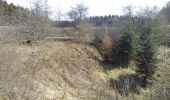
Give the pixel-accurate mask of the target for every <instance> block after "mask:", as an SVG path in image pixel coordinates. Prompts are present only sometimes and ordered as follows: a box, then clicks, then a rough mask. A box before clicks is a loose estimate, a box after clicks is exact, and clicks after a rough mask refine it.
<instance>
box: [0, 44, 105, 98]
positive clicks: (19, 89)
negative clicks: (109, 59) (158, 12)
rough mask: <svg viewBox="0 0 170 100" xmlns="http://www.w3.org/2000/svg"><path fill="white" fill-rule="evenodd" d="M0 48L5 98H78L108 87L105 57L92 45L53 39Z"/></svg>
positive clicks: (0, 89)
mask: <svg viewBox="0 0 170 100" xmlns="http://www.w3.org/2000/svg"><path fill="white" fill-rule="evenodd" d="M0 49H1V51H0V57H1V59H0V97H1V98H6V99H15V100H22V99H29V100H35V99H36V100H42V99H57V100H58V99H66V100H70V99H74V100H75V99H78V98H79V99H80V98H83V97H88V96H89V97H90V96H91V95H97V93H98V92H100V91H102V89H103V88H104V87H106V86H105V85H106V84H105V79H104V77H105V74H104V73H103V72H102V71H101V68H102V67H101V65H100V63H99V61H98V60H100V59H101V57H100V55H99V54H98V52H97V51H96V49H95V48H93V47H91V46H88V45H83V44H73V43H63V42H57V43H52V42H49V43H36V44H33V45H32V46H29V45H22V44H3V45H1V48H0Z"/></svg>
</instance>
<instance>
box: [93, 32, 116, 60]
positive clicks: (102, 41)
mask: <svg viewBox="0 0 170 100" xmlns="http://www.w3.org/2000/svg"><path fill="white" fill-rule="evenodd" d="M94 44H95V45H96V47H97V49H98V51H99V52H100V54H101V55H102V57H103V58H104V61H106V62H111V61H112V57H111V54H112V48H113V41H112V38H111V36H110V35H109V34H108V32H107V29H105V34H104V35H103V36H96V39H95V40H94Z"/></svg>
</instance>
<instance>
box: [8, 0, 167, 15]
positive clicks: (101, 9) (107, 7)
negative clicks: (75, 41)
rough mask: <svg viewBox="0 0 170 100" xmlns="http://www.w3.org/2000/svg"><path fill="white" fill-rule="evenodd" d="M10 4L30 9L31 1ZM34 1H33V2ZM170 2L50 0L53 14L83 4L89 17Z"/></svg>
mask: <svg viewBox="0 0 170 100" xmlns="http://www.w3.org/2000/svg"><path fill="white" fill-rule="evenodd" d="M6 1H7V2H8V3H11V2H12V3H14V4H16V5H20V6H23V7H28V8H29V7H30V4H31V3H30V0H6ZM32 1H33V0H32ZM168 1H170V0H48V4H49V6H50V10H51V12H53V14H55V13H54V12H57V11H58V9H59V10H61V12H62V13H63V14H64V13H66V12H68V11H69V9H70V7H72V6H74V5H75V4H78V3H81V2H83V3H84V4H85V5H86V6H88V7H89V16H96V15H97V16H102V15H109V14H111V15H122V14H123V11H122V9H123V7H125V6H128V5H132V6H135V7H136V8H139V7H146V6H149V7H153V6H158V7H160V8H161V7H163V6H165V4H166V2H168Z"/></svg>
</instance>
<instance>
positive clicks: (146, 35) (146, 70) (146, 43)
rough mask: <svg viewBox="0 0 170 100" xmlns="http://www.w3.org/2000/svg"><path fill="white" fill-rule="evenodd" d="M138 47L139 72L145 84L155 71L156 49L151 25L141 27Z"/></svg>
mask: <svg viewBox="0 0 170 100" xmlns="http://www.w3.org/2000/svg"><path fill="white" fill-rule="evenodd" d="M141 30H142V31H141V33H140V35H139V42H138V49H137V59H136V64H137V73H138V74H139V75H140V77H141V78H142V80H143V83H144V86H146V85H147V84H148V80H149V79H151V78H152V76H153V74H154V72H155V68H156V66H155V61H156V58H155V49H154V44H153V41H152V33H153V30H152V28H151V27H150V26H148V27H143V28H141Z"/></svg>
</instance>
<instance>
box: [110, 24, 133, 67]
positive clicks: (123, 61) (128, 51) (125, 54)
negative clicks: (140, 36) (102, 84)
mask: <svg viewBox="0 0 170 100" xmlns="http://www.w3.org/2000/svg"><path fill="white" fill-rule="evenodd" d="M121 34H122V37H121V39H120V41H119V44H118V47H117V48H114V49H113V58H114V60H113V62H114V64H115V65H119V66H122V67H127V66H128V65H129V63H130V61H131V60H132V59H133V58H134V54H135V49H134V45H135V44H134V42H135V41H134V32H133V31H132V28H131V26H128V27H127V29H125V31H123V32H122V33H121Z"/></svg>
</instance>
